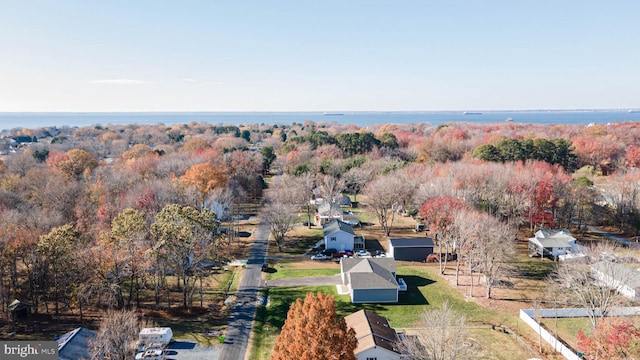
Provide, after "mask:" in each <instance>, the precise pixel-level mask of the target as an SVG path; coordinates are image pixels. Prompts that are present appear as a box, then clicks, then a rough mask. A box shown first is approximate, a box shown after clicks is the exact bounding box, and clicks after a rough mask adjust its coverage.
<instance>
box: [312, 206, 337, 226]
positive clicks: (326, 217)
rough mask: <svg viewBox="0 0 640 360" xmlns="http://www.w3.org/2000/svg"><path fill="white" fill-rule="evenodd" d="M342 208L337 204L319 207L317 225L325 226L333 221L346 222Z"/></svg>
mask: <svg viewBox="0 0 640 360" xmlns="http://www.w3.org/2000/svg"><path fill="white" fill-rule="evenodd" d="M343 215H344V214H343V213H342V208H341V207H340V205H338V204H337V203H335V202H331V203H328V202H325V203H322V204H320V205H318V212H317V213H316V219H315V222H316V225H323V224H325V223H327V222H330V221H331V220H336V219H337V220H344V219H343Z"/></svg>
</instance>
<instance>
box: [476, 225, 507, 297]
mask: <svg viewBox="0 0 640 360" xmlns="http://www.w3.org/2000/svg"><path fill="white" fill-rule="evenodd" d="M476 231H477V234H478V238H477V240H478V241H477V242H476V246H475V248H474V250H475V251H474V254H473V257H474V259H476V260H477V262H478V269H479V271H480V272H481V273H482V275H484V281H485V286H486V289H487V293H486V297H487V299H489V298H491V290H492V288H493V286H494V284H495V282H496V281H497V280H498V279H500V277H501V276H504V275H505V274H507V273H508V272H509V270H510V263H509V260H510V259H513V257H514V255H515V245H514V243H513V239H515V231H514V230H513V229H512V228H511V227H509V225H507V224H505V223H502V222H500V221H499V220H498V219H495V218H493V217H491V216H487V217H486V218H485V220H484V221H481V222H479V223H478V224H476Z"/></svg>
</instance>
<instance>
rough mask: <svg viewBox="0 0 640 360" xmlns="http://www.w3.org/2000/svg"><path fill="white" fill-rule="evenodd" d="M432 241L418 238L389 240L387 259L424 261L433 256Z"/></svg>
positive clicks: (427, 238) (426, 238)
mask: <svg viewBox="0 0 640 360" xmlns="http://www.w3.org/2000/svg"><path fill="white" fill-rule="evenodd" d="M433 247H434V244H433V240H432V239H431V238H429V237H420V238H389V252H388V253H387V255H388V256H389V257H392V258H395V259H396V260H404V261H425V259H426V258H427V256H429V254H433Z"/></svg>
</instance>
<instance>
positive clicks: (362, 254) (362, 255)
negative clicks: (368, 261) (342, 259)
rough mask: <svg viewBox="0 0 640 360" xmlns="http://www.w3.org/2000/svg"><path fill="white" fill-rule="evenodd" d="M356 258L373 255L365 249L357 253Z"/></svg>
mask: <svg viewBox="0 0 640 360" xmlns="http://www.w3.org/2000/svg"><path fill="white" fill-rule="evenodd" d="M356 257H371V253H370V252H368V251H367V250H364V249H362V250H358V251H357V252H356Z"/></svg>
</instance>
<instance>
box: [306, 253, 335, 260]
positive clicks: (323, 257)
mask: <svg viewBox="0 0 640 360" xmlns="http://www.w3.org/2000/svg"><path fill="white" fill-rule="evenodd" d="M330 258H331V257H330V256H328V255H325V254H315V255H313V256H311V260H328V259H330Z"/></svg>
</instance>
